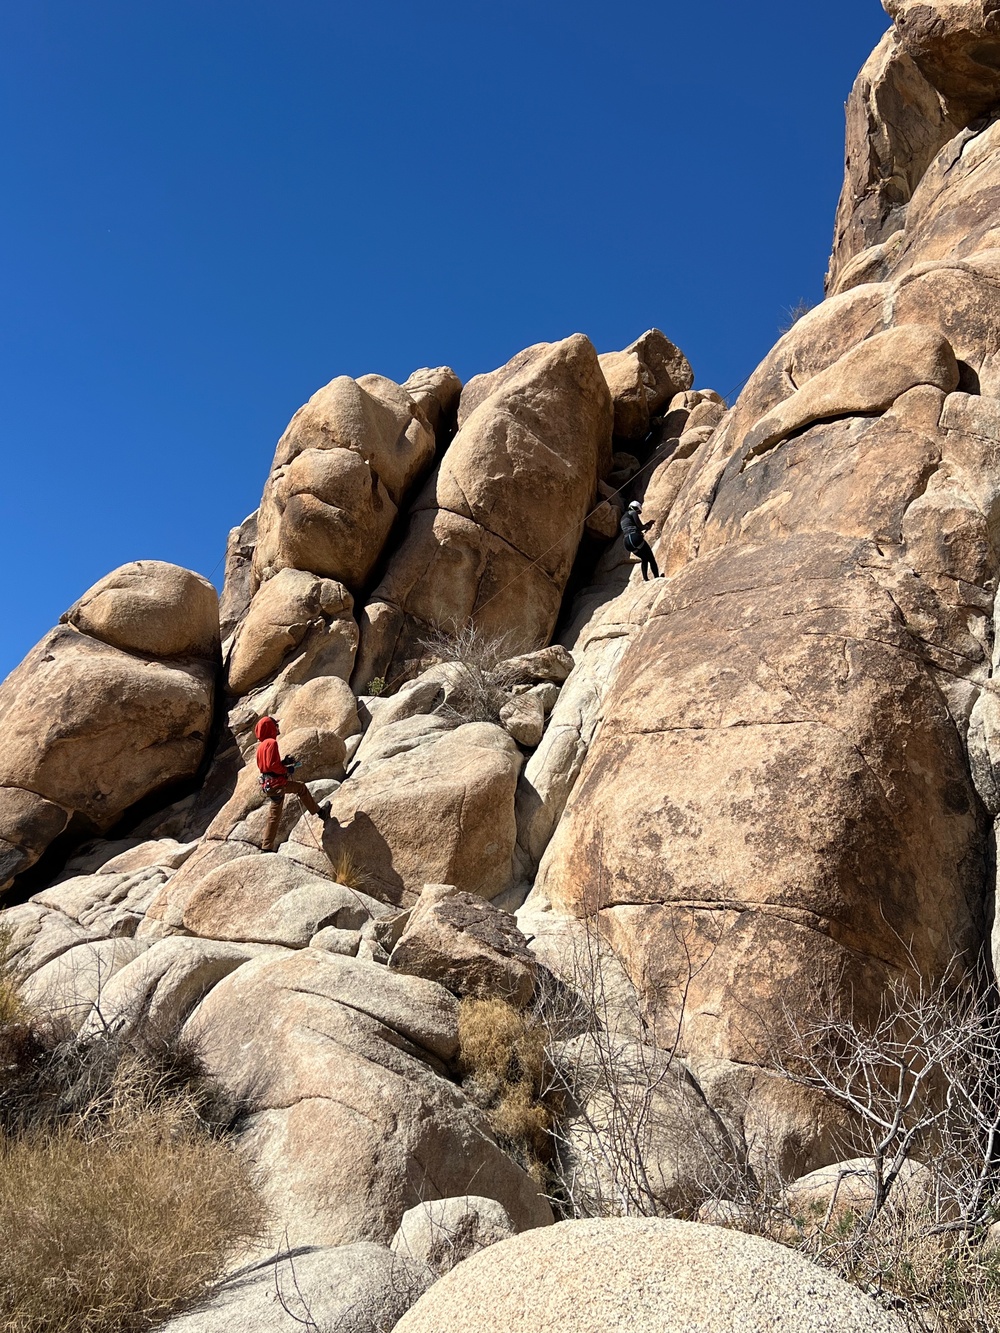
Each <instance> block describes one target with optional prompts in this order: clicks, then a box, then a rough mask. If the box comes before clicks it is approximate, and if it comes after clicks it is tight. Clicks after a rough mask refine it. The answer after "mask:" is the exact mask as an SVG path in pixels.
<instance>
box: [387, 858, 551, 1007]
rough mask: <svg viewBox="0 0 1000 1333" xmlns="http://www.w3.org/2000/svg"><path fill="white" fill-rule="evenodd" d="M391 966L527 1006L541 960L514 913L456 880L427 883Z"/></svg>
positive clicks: (458, 991) (481, 995)
mask: <svg viewBox="0 0 1000 1333" xmlns="http://www.w3.org/2000/svg"><path fill="white" fill-rule="evenodd" d="M389 968H390V970H391V971H393V972H405V973H407V974H408V975H410V976H414V977H426V978H427V980H428V981H437V982H439V983H440V984H441V985H442V986H446V987H447V988H448V990H450V991H452V992H454V994H456V995H475V996H477V997H478V998H479V999H490V998H492V997H493V996H499V997H500V998H501V999H505V1000H508V1001H509V1002H510V1003H511V1004H516V1005H525V1004H527V1003H528V1001H529V1000H530V999H531V995H532V992H533V991H534V988H535V975H536V973H537V970H538V969H537V965H536V963H535V959H534V956H533V955H532V954H531V952H530V951H529V949H528V947H527V944H526V942H525V939H524V936H523V935H522V934H521V932H520V931H519V930H518V928H517V924H516V922H515V921H514V918H513V917H512V916H510V914H509V913H507V912H502V911H500V909H499V908H497V907H494V906H493V905H492V904H491V903H488V902H486V901H484V899H482V898H480V897H479V896H478V895H476V894H472V893H461V892H460V891H459V890H458V889H456V888H454V887H453V886H452V885H450V884H425V885H424V888H423V891H422V893H421V894H420V897H419V898H418V899H417V901H416V903H415V904H414V906H413V908H412V909H411V911H410V915H409V918H408V921H407V924H406V928H405V929H404V931H403V933H402V935H401V936H400V938H399V942H398V943H397V944H396V946H395V948H394V949H393V950H392V953H391V954H390V955H389Z"/></svg>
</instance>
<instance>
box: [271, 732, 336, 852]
mask: <svg viewBox="0 0 1000 1333" xmlns="http://www.w3.org/2000/svg"><path fill="white" fill-rule="evenodd" d="M254 735H255V736H256V737H257V740H258V741H259V742H260V744H259V745H258V746H257V767H258V768H259V769H260V786H261V790H262V791H263V793H264V795H265V796H266V797H267V799H268V800H269V801H270V802H271V808H270V810H269V811H268V812H267V827H266V828H265V830H264V841H263V843H262V844H261V850H262V851H265V852H273V851H274V842H275V839H276V838H277V836H278V825H279V824H280V823H281V810H282V806H283V805H284V803H285V793H286V792H291V793H292V794H293V795H295V796H297V797H298V798H299V800H300V801H301V802H302V804H303V805H304V806H305V808H306V809H307V810H308V811H309V813H310V814H311V815H319V817H320V819H322V820H323V822H324V823H325V822H326V821H327V820H328V819H329V818H330V812H329V810H321V809H320V808H319V806H318V805H317V804H316V802H315V801H314V800H313V797H312V793H311V792H310V790H309V788H308V787H307V786H306V784H305V783H304V782H294V781H293V780H292V779H291V777H290V774H291V773H293V772H294V771H295V769H296V768H297V767H298V765H297V764H296V761H295V758H294V756H292V755H289V756H288V757H287V758H286V759H282V757H281V752H280V751H279V749H278V723H277V722H276V721H275V719H274V718H273V717H262V718H261V719H260V721H259V722H258V723H257V725H256V727H255V728H254Z"/></svg>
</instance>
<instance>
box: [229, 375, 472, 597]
mask: <svg viewBox="0 0 1000 1333" xmlns="http://www.w3.org/2000/svg"><path fill="white" fill-rule="evenodd" d="M426 391H427V392H428V393H429V394H430V397H431V399H432V400H433V401H435V402H437V401H440V402H442V403H443V402H444V401H446V400H447V399H448V398H449V397H450V396H451V391H452V386H451V384H450V382H447V381H442V382H441V383H440V384H439V385H437V386H435V385H434V384H433V383H432V384H431V385H430V386H426ZM439 410H440V409H439ZM433 458H434V433H433V430H432V429H431V425H430V423H429V422H428V420H427V417H426V416H425V415H424V413H423V411H422V409H421V408H420V406H419V405H418V402H417V400H416V399H415V398H412V397H411V396H410V394H409V393H408V392H407V391H406V390H405V389H403V388H401V387H400V386H399V385H398V384H394V383H393V382H392V380H388V379H386V378H384V376H382V375H363V376H362V377H361V378H360V379H358V380H352V379H350V378H349V377H348V376H346V375H341V376H338V378H337V379H335V380H332V381H331V382H330V383H329V384H327V385H326V386H325V388H322V389H320V390H319V391H318V392H317V393H315V394H313V396H312V398H310V399H309V402H308V403H306V404H305V406H304V407H301V408H300V409H299V410H298V412H296V414H295V416H294V417H293V418H292V420H291V422H290V423H289V426H288V429H287V430H286V431H285V433H284V435H283V436H282V437H281V439H280V440H279V441H278V446H277V448H276V450H275V454H274V462H273V464H272V470H271V476H270V478H269V480H268V482H267V485H266V486H265V488H264V497H263V500H262V501H261V506H260V516H259V519H258V536H257V546H256V550H255V553H254V558H253V570H254V579H255V582H256V583H257V584H258V585H259V584H260V583H263V582H265V581H266V580H267V579H269V578H271V577H273V575H275V574H276V573H277V572H278V571H279V570H281V569H286V568H291V569H301V570H309V571H311V572H312V573H313V574H317V575H321V576H323V577H325V578H330V579H335V580H337V581H338V582H340V583H344V584H346V585H347V587H348V588H351V589H353V590H355V591H356V590H358V589H359V588H361V587H362V586H363V585H364V583H365V580H366V579H367V578H368V575H369V573H370V572H371V569H372V566H373V565H374V563H375V561H376V560H377V559H378V556H379V553H380V552H381V549H382V546H383V544H384V542H385V539H386V537H387V536H388V535H389V530H390V528H391V527H392V524H393V522H394V521H395V518H396V514H397V513H398V510H399V506H400V504H401V503H402V501H403V498H404V496H405V495H406V493H407V491H408V490H409V488H410V487H411V486H412V485H413V484H414V483H415V482H416V481H417V480H418V479H419V478H420V476H421V475H422V474H423V473H424V472H426V470H427V469H428V468H429V466H430V464H431V462H432V460H433Z"/></svg>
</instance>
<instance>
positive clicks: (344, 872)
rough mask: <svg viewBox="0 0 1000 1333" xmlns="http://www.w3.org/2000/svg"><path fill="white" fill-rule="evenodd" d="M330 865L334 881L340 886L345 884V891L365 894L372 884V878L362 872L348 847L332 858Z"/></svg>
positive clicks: (341, 849) (342, 848) (365, 872)
mask: <svg viewBox="0 0 1000 1333" xmlns="http://www.w3.org/2000/svg"><path fill="white" fill-rule="evenodd" d="M330 865H331V866H332V868H333V877H334V879H335V880H336V881H337V883H338V884H343V886H344V888H345V889H354V890H356V891H357V892H358V893H363V892H364V891H365V890H366V889H367V888H368V887H369V886H370V884H371V876H370V875H369V874H368V872H367V871H365V870H362V868H361V867H360V866H359V865H358V863H357V861H356V860H355V859H354V857H353V856H352V855H351V853H350V852H349V851H348V850H347V848H346V847H341V848H340V850H339V851H337V852H336V853H335V854H334V855H333V856H332V857H331V858H330Z"/></svg>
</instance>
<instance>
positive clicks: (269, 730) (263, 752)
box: [254, 717, 288, 787]
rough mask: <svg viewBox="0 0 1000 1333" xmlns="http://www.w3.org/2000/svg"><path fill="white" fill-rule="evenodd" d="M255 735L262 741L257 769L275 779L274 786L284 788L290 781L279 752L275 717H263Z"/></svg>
mask: <svg viewBox="0 0 1000 1333" xmlns="http://www.w3.org/2000/svg"><path fill="white" fill-rule="evenodd" d="M254 735H255V736H256V737H257V739H258V740H259V741H260V744H259V745H258V746H257V767H258V768H259V769H260V771H261V772H262V773H268V774H269V775H270V776H271V777H272V778H273V779H275V781H274V783H273V785H274V786H276V787H283V786H284V785H285V783H286V782H287V781H288V769H287V768H286V767H285V765H284V764H283V763H282V762H281V754H280V752H279V750H278V742H277V739H276V738H277V735H278V724H277V722H275V720H274V718H273V717H262V718H261V719H260V721H259V722H258V723H257V725H256V727H255V728H254Z"/></svg>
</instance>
